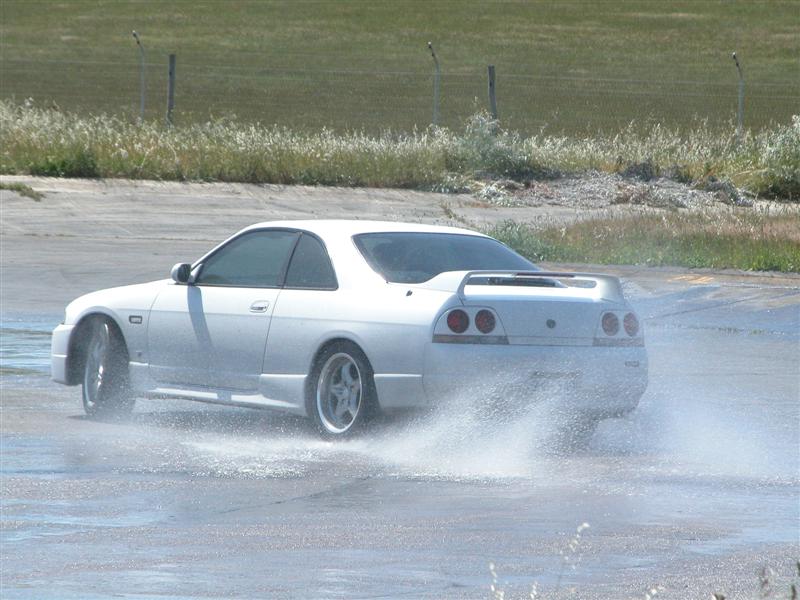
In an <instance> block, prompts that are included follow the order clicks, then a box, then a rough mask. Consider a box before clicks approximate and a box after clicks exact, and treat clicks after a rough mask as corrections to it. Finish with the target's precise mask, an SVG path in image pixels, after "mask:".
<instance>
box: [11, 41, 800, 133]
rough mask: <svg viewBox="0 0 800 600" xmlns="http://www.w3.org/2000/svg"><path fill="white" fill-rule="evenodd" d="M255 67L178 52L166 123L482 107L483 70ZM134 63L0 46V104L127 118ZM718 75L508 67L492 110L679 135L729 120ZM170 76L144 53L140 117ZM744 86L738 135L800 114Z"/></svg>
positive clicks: (510, 119)
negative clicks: (658, 128)
mask: <svg viewBox="0 0 800 600" xmlns="http://www.w3.org/2000/svg"><path fill="white" fill-rule="evenodd" d="M295 58H296V57H295ZM243 62H245V61H243ZM264 62H265V64H264V66H258V67H254V66H252V64H249V63H248V64H236V63H234V62H231V63H228V64H225V63H223V62H220V61H218V60H217V61H215V60H214V57H212V56H199V55H194V56H193V55H188V54H184V55H181V54H179V55H178V56H177V60H176V63H177V64H176V66H175V69H174V74H175V78H174V111H173V114H174V120H175V122H176V123H177V124H179V125H180V124H188V123H192V122H198V121H206V120H208V119H238V120H243V121H247V122H259V123H262V124H267V125H273V124H274V125H278V126H286V127H289V128H292V129H297V130H308V129H314V130H318V129H320V128H323V127H326V128H330V129H333V130H363V131H367V132H378V131H385V130H393V131H411V130H413V129H415V128H416V129H418V130H419V129H424V128H426V127H428V126H429V125H430V124H431V123H432V122H433V121H434V120H437V121H438V123H439V124H440V125H443V126H446V127H449V128H455V129H459V128H461V127H462V126H463V124H464V122H465V121H466V119H467V118H468V117H469V116H470V115H471V114H474V113H475V112H477V111H480V110H486V111H489V110H490V108H491V103H490V98H489V82H488V70H487V67H488V65H475V66H474V67H468V68H467V67H462V68H460V69H457V70H448V69H447V68H446V66H445V65H441V70H440V84H439V85H438V87H437V85H436V77H435V73H436V70H435V63H434V61H433V60H430V61H429V62H428V63H425V62H422V61H420V63H417V64H414V65H409V66H408V67H407V68H400V69H398V68H387V69H383V70H382V69H380V68H377V67H375V66H374V65H367V66H364V65H358V64H355V65H353V64H345V65H343V66H342V67H341V68H335V69H330V68H316V67H315V65H314V60H313V57H309V59H308V61H307V63H308V66H307V67H303V68H298V67H296V66H293V67H282V66H281V64H280V60H279V57H275V58H274V60H272V61H268V60H267V61H264ZM140 66H141V65H140V62H138V61H137V60H135V58H134V57H130V56H129V57H128V58H126V59H121V60H115V59H114V58H113V57H102V56H101V57H98V56H94V55H92V54H91V52H90V51H88V50H87V52H86V55H85V56H78V57H70V58H61V57H52V56H50V57H42V56H38V55H36V54H35V53H33V52H26V49H25V48H19V47H8V46H5V47H4V48H3V55H2V69H1V71H0V96H2V97H3V98H6V99H11V100H13V101H15V102H22V101H25V100H27V99H32V100H33V102H34V103H35V104H36V105H40V106H57V107H59V108H62V109H64V110H69V111H78V112H83V113H110V114H116V115H122V116H124V117H126V118H136V117H138V116H139V111H140V93H141V89H142V87H141V80H142V78H141V70H140ZM725 67H726V68H728V69H729V70H730V77H729V79H727V80H724V81H720V80H719V78H715V79H714V80H710V79H705V78H702V77H689V78H686V79H680V80H675V79H670V78H663V79H662V78H661V77H660V76H659V73H650V74H649V75H648V76H647V77H642V76H638V77H637V76H631V77H629V78H620V77H603V76H592V75H589V74H587V75H567V74H564V75H560V74H552V73H545V72H540V73H536V72H520V70H519V69H518V68H515V67H514V65H507V64H506V65H503V64H498V65H497V66H496V70H495V73H496V83H495V89H496V107H497V109H496V110H497V113H498V116H499V118H500V120H501V122H502V124H503V126H504V127H506V128H508V129H513V130H517V131H519V132H521V133H523V134H533V133H537V132H539V131H543V130H544V131H547V132H548V133H567V134H583V133H591V132H595V131H598V130H602V131H616V130H619V129H621V128H624V127H626V126H628V125H629V124H630V123H631V122H634V123H635V124H637V125H635V126H649V125H652V124H653V123H660V124H662V125H664V126H667V127H675V128H681V127H684V126H687V125H688V124H690V123H691V122H693V121H695V120H696V119H699V120H704V121H706V122H707V123H708V124H709V125H712V126H714V125H719V126H720V127H723V126H725V127H727V126H730V125H731V124H732V123H735V121H736V118H737V110H738V107H739V94H740V81H739V79H738V77H737V74H736V70H735V69H734V67H733V63H732V62H731V64H730V65H725ZM587 71H590V72H591V70H587ZM597 71H599V69H598V70H597ZM168 72H169V59H168V53H166V52H160V51H154V52H148V53H147V54H146V58H145V62H144V82H145V84H144V105H145V118H147V119H164V118H165V117H166V112H167V104H168V81H169V77H168ZM437 90H438V92H439V97H438V103H437V102H436V100H435V92H436V91H437ZM745 90H746V91H745V94H744V125H745V127H748V128H752V129H759V128H762V127H766V126H769V125H770V124H773V123H775V122H786V121H788V120H789V119H790V117H791V115H792V114H797V113H798V112H800V80H796V81H763V80H758V78H757V76H755V75H754V76H753V77H752V80H748V81H747V82H746V87H745ZM435 112H436V113H438V114H434V113H435Z"/></svg>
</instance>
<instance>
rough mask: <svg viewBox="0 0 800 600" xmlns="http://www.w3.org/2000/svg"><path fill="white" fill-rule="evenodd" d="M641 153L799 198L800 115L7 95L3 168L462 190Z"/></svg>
mask: <svg viewBox="0 0 800 600" xmlns="http://www.w3.org/2000/svg"><path fill="white" fill-rule="evenodd" d="M642 163H646V164H647V166H648V169H649V170H650V171H652V172H653V173H655V174H662V175H668V176H671V177H674V178H678V179H681V180H684V181H689V182H691V181H697V182H699V183H702V182H703V181H706V180H708V179H710V178H711V177H715V178H719V179H724V180H731V181H733V182H734V183H735V184H736V185H738V186H740V187H742V188H744V189H746V190H748V191H750V192H751V193H753V194H756V195H761V196H768V197H776V198H780V199H784V200H790V201H797V200H799V199H800V117H795V118H794V120H793V122H792V124H791V125H788V126H778V127H776V128H775V129H771V130H765V131H762V132H760V133H757V134H754V133H750V132H747V133H746V135H745V136H744V137H743V139H742V140H741V141H738V140H736V139H734V137H733V136H727V137H723V136H720V135H718V134H717V133H715V132H714V131H713V130H711V129H708V128H702V127H700V128H698V129H696V130H694V131H691V132H689V133H686V134H682V133H680V132H678V131H673V130H669V129H666V128H664V127H661V126H654V127H652V128H651V129H650V130H649V131H646V132H641V133H640V132H638V131H637V130H636V129H633V128H629V129H626V130H623V131H622V132H621V133H619V134H616V135H611V136H602V135H598V136H595V137H591V138H579V137H562V136H551V135H544V134H541V135H535V136H532V137H522V136H520V135H518V134H516V133H513V132H506V131H502V130H500V129H499V128H498V127H497V124H496V123H495V122H493V121H491V120H490V119H487V118H486V117H485V116H484V115H476V116H474V117H473V118H472V119H471V120H470V121H469V122H468V123H467V125H466V127H464V128H462V129H460V130H457V131H451V130H448V129H437V130H433V129H431V130H426V131H423V132H415V133H411V134H393V133H391V132H384V133H382V134H379V135H375V136H371V135H368V134H365V133H357V132H354V133H344V134H335V133H333V132H331V131H329V130H322V131H320V132H316V133H309V132H298V131H293V130H290V129H286V128H282V127H277V126H273V127H262V126H258V125H253V124H247V123H241V122H236V121H230V120H220V121H212V122H207V123H197V124H193V125H186V126H179V127H175V128H167V127H165V126H163V125H161V124H159V123H152V122H146V123H144V124H137V123H132V122H130V121H127V120H125V119H122V118H117V117H106V116H102V115H101V116H92V117H83V116H81V115H77V114H72V113H64V112H62V111H58V110H51V109H38V108H35V107H28V106H15V105H12V104H9V103H7V102H2V101H0V173H3V174H32V175H45V176H65V177H127V178H134V179H166V180H179V181H181V180H201V181H242V182H250V183H281V184H312V185H339V186H369V187H398V188H416V189H429V190H439V191H460V190H465V189H467V187H468V185H469V183H470V181H471V180H473V179H482V180H487V179H488V180H492V179H500V178H512V179H516V180H518V181H527V180H531V179H536V178H543V177H555V176H558V175H563V174H570V173H579V172H582V171H586V170H590V169H599V170H602V171H607V172H616V171H625V170H626V169H627V168H628V167H629V166H631V165H634V166H635V165H640V164H642Z"/></svg>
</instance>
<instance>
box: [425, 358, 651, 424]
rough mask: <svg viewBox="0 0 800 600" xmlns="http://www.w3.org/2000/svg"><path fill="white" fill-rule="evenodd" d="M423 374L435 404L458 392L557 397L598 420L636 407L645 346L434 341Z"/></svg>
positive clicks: (643, 380) (519, 398) (516, 398)
mask: <svg viewBox="0 0 800 600" xmlns="http://www.w3.org/2000/svg"><path fill="white" fill-rule="evenodd" d="M425 363H426V369H425V375H424V377H423V383H424V388H425V394H426V396H427V397H428V401H429V402H430V403H431V404H437V403H440V402H443V401H456V402H457V401H458V397H459V395H462V394H469V395H470V397H474V396H475V395H476V394H478V395H481V396H485V397H486V398H492V397H502V398H503V399H504V400H505V401H508V400H509V399H511V400H512V401H513V402H514V403H523V404H524V403H528V402H536V401H538V400H540V399H542V398H553V397H556V398H557V399H558V401H559V403H560V404H561V405H563V406H564V408H565V409H568V410H570V411H572V410H574V411H575V412H576V413H580V414H583V415H587V416H593V417H597V418H605V417H613V416H620V415H623V414H625V413H628V412H630V411H632V410H633V409H635V408H636V407H637V406H638V404H639V399H640V398H641V396H642V394H644V392H645V389H646V388H647V379H648V378H647V369H648V364H647V352H646V350H645V349H644V347H641V346H639V347H596V346H515V345H508V346H500V345H498V346H492V345H469V344H434V343H431V344H429V345H428V348H427V350H426V360H425Z"/></svg>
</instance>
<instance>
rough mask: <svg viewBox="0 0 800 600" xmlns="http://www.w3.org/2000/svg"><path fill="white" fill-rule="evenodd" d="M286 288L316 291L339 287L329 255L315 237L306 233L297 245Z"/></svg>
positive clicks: (287, 274)
mask: <svg viewBox="0 0 800 600" xmlns="http://www.w3.org/2000/svg"><path fill="white" fill-rule="evenodd" d="M286 287H288V288H303V289H315V290H335V289H336V288H337V287H338V284H337V282H336V274H335V273H334V271H333V266H332V265H331V260H330V258H328V253H327V251H326V250H325V247H324V246H323V245H322V243H321V242H320V241H319V240H318V239H317V238H315V237H314V236H312V235H308V234H306V233H304V234H303V237H301V238H300V241H299V242H298V243H297V247H296V248H295V251H294V254H293V255H292V262H291V263H289V270H288V271H287V272H286Z"/></svg>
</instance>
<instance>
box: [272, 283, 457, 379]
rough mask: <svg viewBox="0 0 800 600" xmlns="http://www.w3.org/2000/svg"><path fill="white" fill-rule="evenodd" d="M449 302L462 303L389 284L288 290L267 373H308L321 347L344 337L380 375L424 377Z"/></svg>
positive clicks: (278, 311) (275, 324)
mask: <svg viewBox="0 0 800 600" xmlns="http://www.w3.org/2000/svg"><path fill="white" fill-rule="evenodd" d="M409 291H411V294H408V292H409ZM448 302H451V303H455V302H457V301H455V300H453V295H452V294H447V293H441V292H432V291H428V290H422V291H420V290H412V289H411V288H409V287H407V286H401V285H397V284H386V283H381V284H378V285H376V286H374V287H373V286H370V287H369V288H364V289H362V290H353V289H347V290H341V289H340V290H336V291H318V290H283V291H282V292H281V294H280V297H279V298H278V302H277V305H276V306H275V311H274V313H273V316H272V324H271V326H270V332H269V336H268V339H267V348H266V352H265V357H264V373H275V374H307V373H308V372H309V370H310V368H311V365H312V361H313V358H314V356H315V354H316V353H317V351H318V350H319V349H320V347H322V346H323V345H324V344H325V343H326V342H328V341H330V340H333V339H336V338H343V339H349V340H351V341H353V342H355V343H356V344H358V345H359V346H360V347H361V349H362V350H363V351H364V353H365V354H366V355H367V358H368V359H369V361H370V364H371V365H372V368H373V371H374V372H375V374H376V375H381V374H416V375H422V373H423V370H424V358H425V357H424V350H425V345H426V343H427V342H429V341H430V339H431V335H432V332H433V324H434V322H435V320H436V317H437V316H438V315H439V314H440V313H441V311H442V310H443V307H444V306H445V305H447V303H448Z"/></svg>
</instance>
